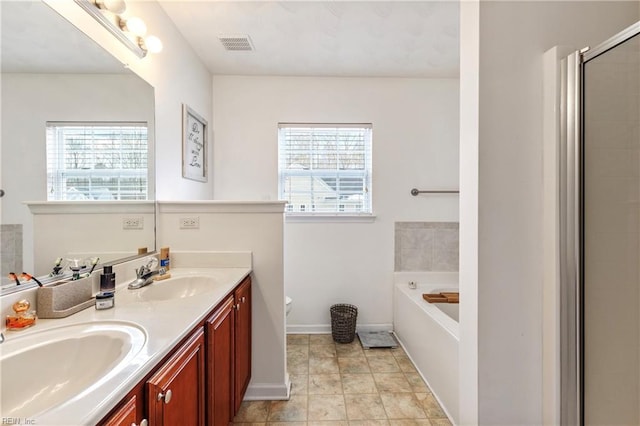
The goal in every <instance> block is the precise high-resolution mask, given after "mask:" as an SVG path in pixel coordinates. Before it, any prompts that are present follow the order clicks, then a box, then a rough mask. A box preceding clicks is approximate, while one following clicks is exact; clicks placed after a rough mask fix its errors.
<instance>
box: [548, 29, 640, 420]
mask: <svg viewBox="0 0 640 426" xmlns="http://www.w3.org/2000/svg"><path fill="white" fill-rule="evenodd" d="M638 34H640V22H636V23H635V24H633V25H631V26H629V27H627V28H625V29H624V30H622V31H621V32H619V33H618V34H616V35H614V36H613V37H611V38H610V39H608V40H606V41H605V42H603V43H601V44H599V45H598V46H596V47H594V48H584V49H582V50H580V51H576V52H574V53H572V54H571V55H569V56H568V57H567V58H566V59H565V60H564V61H562V64H561V68H562V70H561V72H562V75H563V78H562V81H561V107H560V117H561V119H560V123H561V129H560V150H559V153H560V200H559V201H560V236H559V237H560V238H559V245H560V250H559V253H560V259H559V264H560V306H561V312H560V421H561V424H562V425H584V236H585V229H584V128H585V123H584V96H583V93H584V87H585V81H584V80H585V79H584V65H585V64H586V63H587V62H589V61H590V60H591V59H594V58H596V57H598V56H600V55H601V54H603V53H605V52H608V51H609V50H611V49H613V48H615V47H617V46H618V45H620V44H622V43H624V42H626V41H627V40H629V39H631V38H633V37H635V36H637V35H638Z"/></svg>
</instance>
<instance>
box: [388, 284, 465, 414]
mask: <svg viewBox="0 0 640 426" xmlns="http://www.w3.org/2000/svg"><path fill="white" fill-rule="evenodd" d="M408 281H415V282H416V283H417V285H418V287H417V288H416V289H410V288H409V286H408ZM457 287H458V284H457V274H430V275H427V278H425V275H423V274H421V275H418V276H416V277H414V278H413V279H412V278H407V274H406V273H396V274H395V288H394V309H393V327H394V331H395V334H396V336H397V338H398V340H399V341H400V343H401V344H402V346H403V347H404V349H405V351H406V352H407V354H408V355H409V357H410V358H411V360H412V361H413V363H414V364H415V365H416V367H417V368H418V371H419V372H420V374H421V375H422V377H423V378H424V380H425V382H427V385H428V386H429V387H430V388H431V390H432V392H433V394H434V396H435V397H436V398H437V399H438V401H439V402H440V405H442V408H443V409H444V410H445V412H446V413H447V415H448V416H449V419H450V420H451V421H452V422H453V423H454V424H455V423H457V422H458V399H459V396H458V376H459V374H458V343H459V337H458V336H459V334H458V333H459V325H458V322H457V321H456V320H455V319H454V318H457V308H458V306H459V305H457V304H437V303H436V304H431V303H427V302H426V301H425V300H424V299H423V298H422V294H423V293H439V292H441V291H446V290H449V291H451V290H453V291H457ZM438 305H445V306H443V308H444V309H445V310H447V313H445V312H444V311H443V309H441V308H440V307H439V306H438Z"/></svg>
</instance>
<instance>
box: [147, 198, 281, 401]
mask: <svg viewBox="0 0 640 426" xmlns="http://www.w3.org/2000/svg"><path fill="white" fill-rule="evenodd" d="M158 207H159V215H158V246H159V247H164V246H168V247H170V248H171V250H172V251H191V252H197V251H222V252H224V251H250V252H251V253H252V263H253V275H252V276H253V278H252V297H253V310H252V313H253V318H252V326H253V329H252V334H253V339H252V354H253V355H252V378H251V383H250V384H249V388H248V390H247V394H246V396H245V398H246V399H263V400H264V399H285V398H287V397H288V392H289V388H288V377H287V373H286V361H285V360H286V358H285V345H286V338H285V330H284V323H285V321H284V317H285V303H284V297H285V296H284V289H283V286H282V281H283V278H284V277H283V266H282V265H283V262H282V258H283V237H282V235H283V233H282V228H283V210H284V203H278V202H270V203H261V202H257V203H253V202H241V203H233V202H225V201H222V202H216V201H209V202H205V201H201V202H182V203H181V202H177V203H174V202H160V203H159V206H158ZM192 216H197V217H198V218H199V220H200V228H199V229H195V230H194V229H186V230H185V229H180V222H179V220H180V218H181V217H192Z"/></svg>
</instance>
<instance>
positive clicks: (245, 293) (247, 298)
mask: <svg viewBox="0 0 640 426" xmlns="http://www.w3.org/2000/svg"><path fill="white" fill-rule="evenodd" d="M234 298H235V301H236V312H235V333H234V336H235V344H234V346H235V350H236V353H235V373H234V375H235V383H234V392H235V394H234V412H235V413H237V412H238V410H239V409H240V404H242V399H243V398H244V394H245V392H246V391H247V387H248V386H249V381H250V380H251V279H249V278H247V279H245V280H244V281H243V282H242V283H241V284H240V285H239V286H238V287H236V290H235V292H234Z"/></svg>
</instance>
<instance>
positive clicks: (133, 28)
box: [120, 16, 147, 38]
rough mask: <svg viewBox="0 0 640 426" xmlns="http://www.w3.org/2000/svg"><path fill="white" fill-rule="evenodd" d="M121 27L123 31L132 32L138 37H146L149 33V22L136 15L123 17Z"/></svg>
mask: <svg viewBox="0 0 640 426" xmlns="http://www.w3.org/2000/svg"><path fill="white" fill-rule="evenodd" d="M120 28H121V29H122V31H125V32H130V33H131V34H133V35H134V36H136V37H140V38H142V37H144V36H145V34H147V24H145V23H144V21H143V20H142V19H140V18H136V17H135V16H133V17H131V18H128V19H126V20H125V19H122V18H120Z"/></svg>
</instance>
